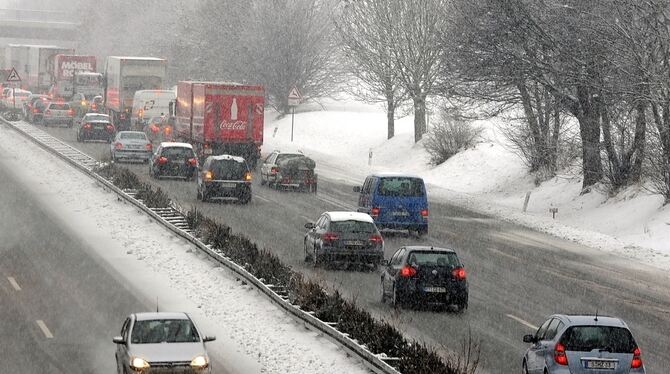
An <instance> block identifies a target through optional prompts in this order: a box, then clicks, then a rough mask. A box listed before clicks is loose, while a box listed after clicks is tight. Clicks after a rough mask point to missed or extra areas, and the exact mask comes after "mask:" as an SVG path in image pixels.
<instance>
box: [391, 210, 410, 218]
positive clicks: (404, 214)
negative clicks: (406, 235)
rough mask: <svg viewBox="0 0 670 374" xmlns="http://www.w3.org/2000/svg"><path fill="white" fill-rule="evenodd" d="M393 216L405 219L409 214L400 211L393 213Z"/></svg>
mask: <svg viewBox="0 0 670 374" xmlns="http://www.w3.org/2000/svg"><path fill="white" fill-rule="evenodd" d="M393 215H394V216H398V217H407V216H409V213H407V212H401V211H396V212H393Z"/></svg>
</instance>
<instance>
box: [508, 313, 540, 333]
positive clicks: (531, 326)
mask: <svg viewBox="0 0 670 374" xmlns="http://www.w3.org/2000/svg"><path fill="white" fill-rule="evenodd" d="M506 316H507V317H509V318H511V319H513V320H515V321H517V322H519V323H520V324H522V325H524V326H526V327H529V328H531V329H532V330H537V329H538V327H537V326H535V325H533V324H532V323H530V322H526V321H524V320H522V319H521V318H519V317H517V316H513V315H511V314H506Z"/></svg>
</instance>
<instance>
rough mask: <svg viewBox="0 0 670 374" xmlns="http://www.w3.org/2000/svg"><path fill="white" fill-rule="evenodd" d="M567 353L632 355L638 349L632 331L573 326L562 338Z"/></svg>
mask: <svg viewBox="0 0 670 374" xmlns="http://www.w3.org/2000/svg"><path fill="white" fill-rule="evenodd" d="M561 343H562V344H563V345H565V349H566V350H567V351H580V352H590V351H592V350H594V349H598V350H606V351H608V352H612V353H632V352H633V350H634V349H635V347H636V344H635V340H634V339H633V336H632V335H631V333H630V331H629V330H628V329H626V328H623V327H614V326H573V327H570V328H569V329H568V330H567V331H566V332H565V334H563V336H562V337H561Z"/></svg>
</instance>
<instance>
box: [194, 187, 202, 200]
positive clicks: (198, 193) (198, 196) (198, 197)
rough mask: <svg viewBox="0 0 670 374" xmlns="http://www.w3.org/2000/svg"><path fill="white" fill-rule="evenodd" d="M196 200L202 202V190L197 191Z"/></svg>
mask: <svg viewBox="0 0 670 374" xmlns="http://www.w3.org/2000/svg"><path fill="white" fill-rule="evenodd" d="M195 199H196V200H198V201H202V193H200V189H199V188H198V189H197V194H196V198H195Z"/></svg>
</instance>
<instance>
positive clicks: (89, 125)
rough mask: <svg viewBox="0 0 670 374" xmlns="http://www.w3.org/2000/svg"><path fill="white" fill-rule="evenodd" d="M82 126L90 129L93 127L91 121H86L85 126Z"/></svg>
mask: <svg viewBox="0 0 670 374" xmlns="http://www.w3.org/2000/svg"><path fill="white" fill-rule="evenodd" d="M82 127H83V128H85V129H87V130H88V129H90V128H91V124H90V123H85V124H84V126H82ZM119 144H120V143H119Z"/></svg>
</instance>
